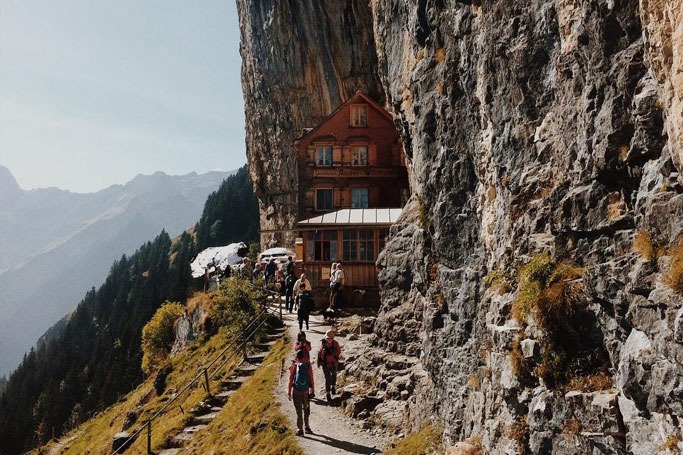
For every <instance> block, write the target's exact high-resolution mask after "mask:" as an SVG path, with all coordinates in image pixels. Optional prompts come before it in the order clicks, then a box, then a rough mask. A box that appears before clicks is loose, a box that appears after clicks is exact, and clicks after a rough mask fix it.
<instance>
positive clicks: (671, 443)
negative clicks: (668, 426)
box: [659, 433, 681, 453]
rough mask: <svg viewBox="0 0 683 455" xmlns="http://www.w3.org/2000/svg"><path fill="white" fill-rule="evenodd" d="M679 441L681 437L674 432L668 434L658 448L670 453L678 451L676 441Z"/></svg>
mask: <svg viewBox="0 0 683 455" xmlns="http://www.w3.org/2000/svg"><path fill="white" fill-rule="evenodd" d="M679 442H681V437H680V436H678V435H677V434H676V433H671V434H669V435H668V436H667V437H666V439H665V440H664V442H663V443H661V444H660V445H659V450H661V451H667V450H668V451H669V452H671V453H678V443H679Z"/></svg>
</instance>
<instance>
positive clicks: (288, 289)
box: [285, 273, 296, 313]
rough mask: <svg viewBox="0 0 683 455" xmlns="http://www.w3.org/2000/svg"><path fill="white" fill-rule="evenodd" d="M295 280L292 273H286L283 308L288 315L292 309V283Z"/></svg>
mask: <svg viewBox="0 0 683 455" xmlns="http://www.w3.org/2000/svg"><path fill="white" fill-rule="evenodd" d="M295 282H296V278H295V277H294V274H293V273H288V274H287V276H286V277H285V308H287V311H289V312H290V313H291V312H292V310H293V309H294V283H295Z"/></svg>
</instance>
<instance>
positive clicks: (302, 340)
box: [294, 332, 311, 363]
mask: <svg viewBox="0 0 683 455" xmlns="http://www.w3.org/2000/svg"><path fill="white" fill-rule="evenodd" d="M294 351H296V352H299V351H303V353H304V361H305V362H307V363H311V354H310V352H311V342H310V341H308V340H307V339H306V333H305V332H299V334H298V335H297V336H296V343H294Z"/></svg>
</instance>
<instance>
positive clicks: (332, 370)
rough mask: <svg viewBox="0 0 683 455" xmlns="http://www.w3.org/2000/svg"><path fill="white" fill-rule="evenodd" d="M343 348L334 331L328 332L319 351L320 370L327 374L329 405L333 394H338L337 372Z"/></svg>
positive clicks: (326, 384) (326, 383)
mask: <svg viewBox="0 0 683 455" xmlns="http://www.w3.org/2000/svg"><path fill="white" fill-rule="evenodd" d="M340 354H341V346H339V343H337V341H336V340H335V339H334V330H328V331H327V333H326V334H325V338H323V340H322V344H321V346H320V350H319V351H318V368H320V367H322V369H323V373H324V374H325V394H326V395H325V397H326V398H327V403H328V404H329V403H331V402H332V394H335V393H337V370H338V369H339V355H340Z"/></svg>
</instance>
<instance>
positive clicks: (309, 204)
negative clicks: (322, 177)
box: [305, 190, 315, 210]
mask: <svg viewBox="0 0 683 455" xmlns="http://www.w3.org/2000/svg"><path fill="white" fill-rule="evenodd" d="M305 202H306V209H307V210H315V191H313V190H307V191H306V197H305Z"/></svg>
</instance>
